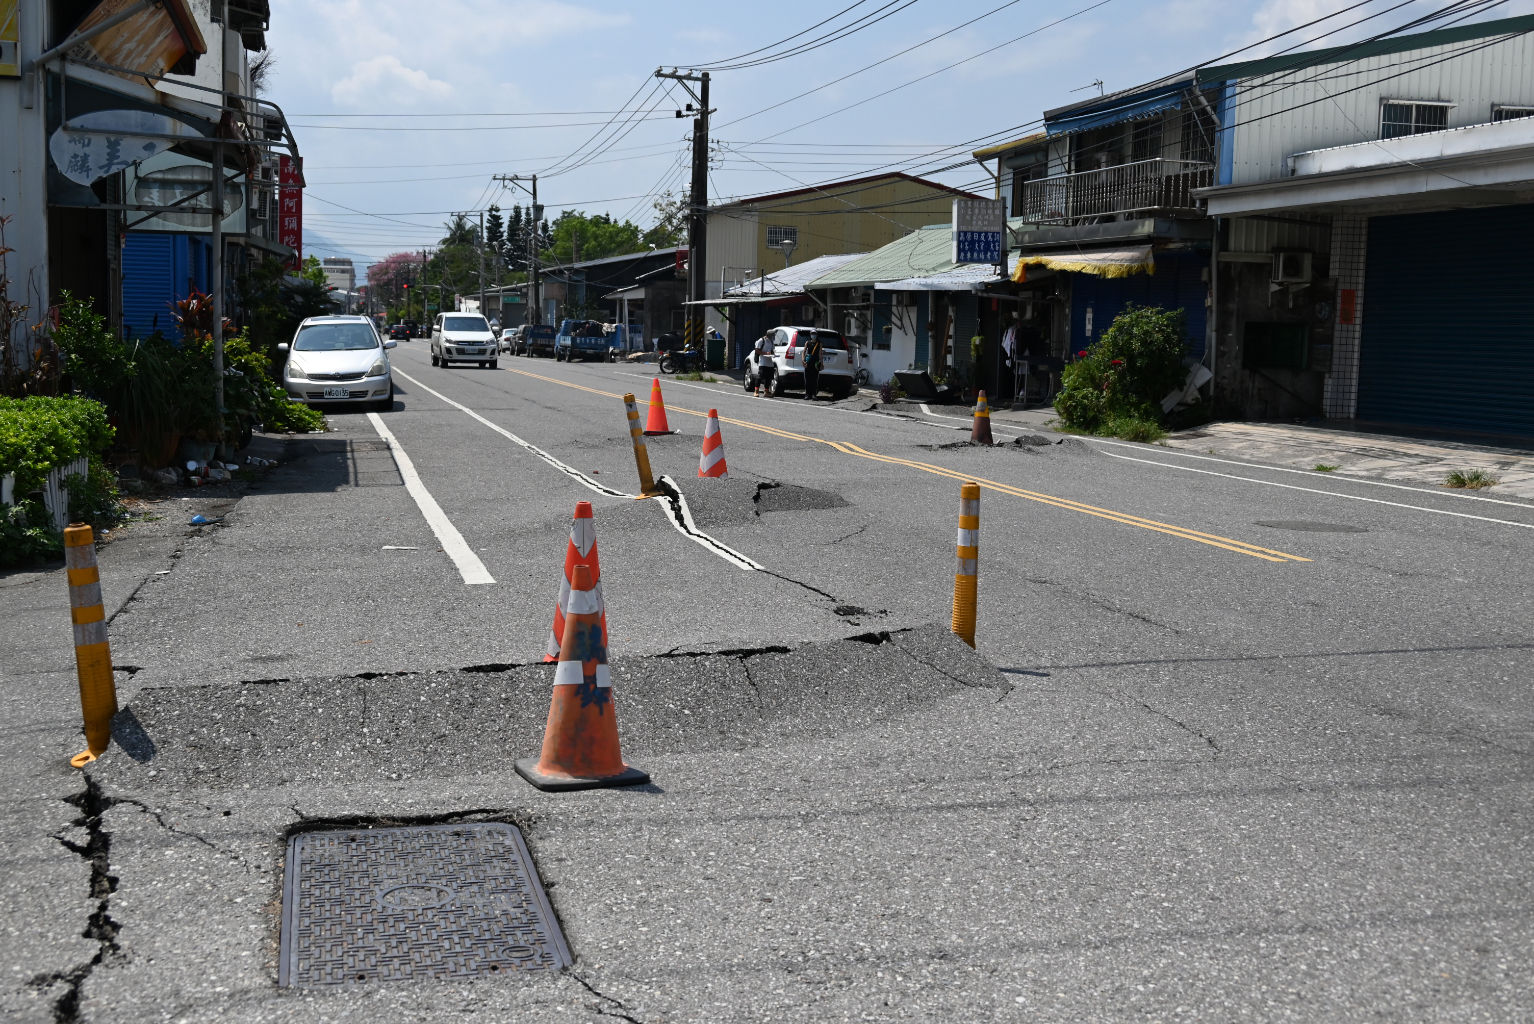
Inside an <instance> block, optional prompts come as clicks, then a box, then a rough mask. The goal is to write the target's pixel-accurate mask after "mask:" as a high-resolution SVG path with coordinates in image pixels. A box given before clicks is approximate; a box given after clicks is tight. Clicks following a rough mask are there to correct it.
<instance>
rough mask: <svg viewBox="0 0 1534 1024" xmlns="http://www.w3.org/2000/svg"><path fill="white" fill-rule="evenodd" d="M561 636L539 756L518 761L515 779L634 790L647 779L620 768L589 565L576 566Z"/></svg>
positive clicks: (543, 785)
mask: <svg viewBox="0 0 1534 1024" xmlns="http://www.w3.org/2000/svg"><path fill="white" fill-rule="evenodd" d="M564 611H565V635H564V637H563V640H562V641H561V643H560V649H559V666H558V667H557V668H555V669H554V695H553V697H552V698H551V699H550V701H549V720H548V724H547V725H546V726H545V727H544V731H543V752H542V753H541V754H540V755H539V756H538V757H537V758H536V759H535V758H531V757H524V758H521V759H520V760H518V761H517V763H516V769H517V774H518V775H520V776H522V777H523V778H524V779H526V780H527V781H528V782H531V783H532V784H533V785H534V786H537V787H538V788H539V789H548V790H563V789H596V788H598V787H603V786H633V785H637V784H639V783H644V782H649V781H650V776H649V775H648V774H646V773H645V772H642V771H640V770H639V769H637V768H630V767H629V766H628V765H626V764H624V763H623V755H622V754H621V753H620V752H619V750H618V712H617V708H616V707H615V706H614V704H613V688H612V678H611V676H610V675H609V673H608V669H607V639H606V636H605V631H604V630H603V628H602V624H601V615H602V602H601V599H600V597H599V596H598V595H597V592H596V581H595V579H594V578H593V576H592V573H591V569H590V567H589V566H585V565H577V566H576V567H575V578H574V582H573V584H572V586H571V588H570V599H569V601H568V602H566V604H565V609H564Z"/></svg>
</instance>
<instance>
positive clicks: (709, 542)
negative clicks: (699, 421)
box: [380, 370, 764, 571]
mask: <svg viewBox="0 0 1534 1024" xmlns="http://www.w3.org/2000/svg"><path fill="white" fill-rule="evenodd" d="M394 372H395V373H397V374H399V376H401V377H403V378H404V379H405V380H407V381H409V382H410V383H411V384H413V385H414V386H416V387H418V388H420V389H421V390H422V391H425V392H426V393H427V394H430V395H434V396H436V397H437V398H440V399H441V400H442V401H444V402H446V403H447V404H448V405H451V406H452V407H453V408H455V409H457V410H459V411H460V412H463V413H466V414H468V415H469V416H470V417H472V418H473V419H475V420H477V421H479V422H480V423H483V424H484V425H485V426H487V427H489V428H490V429H491V430H493V431H495V432H496V433H498V434H500V435H501V436H503V437H505V438H507V439H508V440H510V441H512V442H514V443H516V444H518V445H520V446H521V447H523V448H525V449H527V450H528V451H529V452H531V453H532V454H534V455H536V456H538V458H540V459H542V460H543V461H544V462H547V463H548V464H549V465H551V466H553V467H554V468H555V469H558V470H559V471H560V472H562V473H565V474H568V475H569V476H571V477H573V478H574V479H576V480H578V481H580V482H581V483H583V484H585V485H586V486H587V487H590V488H591V489H592V490H594V491H596V492H598V493H599V494H606V495H609V496H610V497H614V498H638V497H640V495H638V494H628V493H626V492H624V491H615V490H613V489H612V488H611V487H607V486H605V485H603V484H599V483H597V482H596V481H595V480H593V479H591V477H589V476H587V475H586V474H585V473H582V472H581V471H580V470H578V469H576V468H575V467H574V466H570V465H567V464H566V463H563V462H560V461H559V460H558V459H556V458H555V457H554V456H552V455H550V454H549V453H548V452H546V451H544V450H543V449H542V448H539V447H538V446H537V445H535V444H533V443H531V442H530V441H525V440H523V439H522V438H520V437H518V436H517V435H516V434H513V433H512V432H511V431H509V430H506V429H505V428H503V427H501V426H500V425H499V424H495V423H491V422H490V421H489V420H487V419H485V417H483V416H481V415H480V414H479V413H477V412H475V411H474V410H473V409H470V408H469V407H468V406H466V405H463V404H462V403H460V402H455V401H453V400H452V399H451V398H449V397H447V396H446V395H444V394H442V392H440V391H434V390H432V389H431V388H429V387H427V386H426V385H425V384H422V383H421V382H420V381H418V380H416V379H415V378H414V377H411V376H410V375H409V374H407V373H403V372H401V371H400V370H395V371H394ZM380 429H381V428H380ZM661 479H662V480H667V479H669V478H667V477H662V478H661ZM671 487H672V489H673V490H674V491H675V492H676V497H677V502H676V506H675V507H676V510H677V513H678V516H680V518H681V519H682V520H683V521H684V522H685V525H683V523H682V522H678V521H677V517H676V516H672V515H670V514H669V506H670V503H671V499H670V498H669V497H667V496H666V495H658V496H656V497H655V498H654V500H655V501H659V502H660V503H661V506H662V507H663V508H667V515H666V518H667V519H669V520H670V521H671V525H672V526H673V527H675V528H676V530H677V532H678V533H680V534H681V535H682V536H684V537H688V538H690V539H691V540H693V541H696V542H697V543H698V545H699V546H701V547H702V548H704V549H705V550H707V551H709V552H712V553H713V554H716V555H718V556H719V557H720V558H722V559H724V560H725V561H726V562H729V563H730V564H731V565H733V566H735V567H736V568H738V569H745V570H747V571H758V570H763V571H764V567H763V566H761V565H759V564H757V563H756V562H753V561H752V560H751V559H749V558H747V557H746V556H745V555H743V554H741V553H740V552H739V551H736V550H735V549H734V548H732V547H730V546H729V545H728V544H726V543H724V542H723V541H720V540H716V539H714V538H713V537H711V536H709V535H708V534H706V533H704V532H703V531H702V530H700V529H698V525H697V523H695V522H693V518H692V510H691V509H689V508H688V507H687V499H686V498H685V497H683V495H682V489H681V488H680V487H678V486H677V485H676V483H675V481H671Z"/></svg>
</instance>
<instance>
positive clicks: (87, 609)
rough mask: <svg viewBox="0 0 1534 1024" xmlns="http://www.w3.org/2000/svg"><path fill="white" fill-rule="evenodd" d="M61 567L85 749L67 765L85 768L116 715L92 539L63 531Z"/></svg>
mask: <svg viewBox="0 0 1534 1024" xmlns="http://www.w3.org/2000/svg"><path fill="white" fill-rule="evenodd" d="M64 566H65V569H66V571H67V572H68V574H69V615H70V618H71V619H73V620H74V625H75V673H76V675H77V676H79V679H80V713H81V716H82V717H83V718H84V720H85V746H86V749H85V751H83V752H82V753H79V754H76V755H75V756H74V757H72V758H70V759H69V763H70V764H72V765H74V766H75V767H76V768H81V767H84V766H85V765H87V764H89V763H90V762H92V761H94V760H96V758H98V757H100V756H101V755H102V754H103V753H105V752H106V749H107V744H109V743H111V741H112V716H113V715H115V714H117V684H116V682H115V681H114V680H113V678H112V650H111V647H110V646H109V645H108V644H107V622H106V609H105V608H104V607H103V606H102V603H101V573H100V571H99V570H98V569H97V568H96V545H95V535H94V534H93V533H92V532H91V528H90V527H89V526H85V525H83V524H81V523H73V524H71V525H70V526H69V527H68V528H67V529H65V530H64Z"/></svg>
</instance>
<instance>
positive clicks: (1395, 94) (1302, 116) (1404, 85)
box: [1232, 35, 1534, 185]
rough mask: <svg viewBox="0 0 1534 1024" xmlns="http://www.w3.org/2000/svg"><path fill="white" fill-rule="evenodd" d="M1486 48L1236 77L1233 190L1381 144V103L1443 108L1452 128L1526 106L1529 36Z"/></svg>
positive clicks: (1442, 49)
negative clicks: (1295, 166) (1303, 163)
mask: <svg viewBox="0 0 1534 1024" xmlns="http://www.w3.org/2000/svg"><path fill="white" fill-rule="evenodd" d="M1485 43H1486V40H1485V39H1480V40H1465V41H1462V42H1457V43H1452V44H1450V45H1447V46H1436V47H1428V48H1425V49H1420V50H1409V51H1405V52H1402V53H1389V54H1381V55H1379V56H1375V57H1365V58H1362V59H1357V60H1350V61H1345V62H1343V63H1338V64H1323V65H1318V66H1314V67H1306V68H1300V69H1297V70H1292V71H1287V72H1284V73H1280V74H1272V75H1265V76H1258V77H1254V78H1247V79H1242V80H1241V81H1240V82H1239V83H1237V97H1236V108H1235V123H1236V125H1237V127H1236V128H1235V130H1234V132H1233V133H1232V134H1233V135H1234V136H1235V144H1234V147H1233V150H1232V154H1233V159H1234V163H1233V166H1232V183H1234V184H1238V185H1240V184H1245V183H1248V182H1254V181H1270V180H1272V179H1274V178H1281V177H1284V176H1286V175H1287V173H1288V172H1287V169H1286V167H1285V160H1286V158H1288V157H1289V156H1290V155H1292V154H1294V153H1303V152H1305V151H1307V150H1312V149H1325V148H1327V147H1330V146H1345V145H1349V144H1351V143H1355V142H1363V141H1365V140H1368V139H1377V138H1379V128H1380V101H1381V100H1383V99H1403V100H1438V101H1444V102H1451V103H1453V104H1454V107H1453V108H1452V109H1451V110H1450V111H1449V115H1448V123H1449V127H1450V128H1459V127H1463V126H1465V125H1471V124H1484V123H1485V122H1487V121H1490V120H1491V107H1492V104H1494V103H1502V104H1515V105H1521V106H1534V75H1531V74H1530V73H1529V68H1530V67H1534V35H1520V36H1516V37H1514V38H1513V39H1510V40H1507V41H1505V42H1499V43H1496V44H1495V45H1491V46H1486V47H1485V48H1484V49H1480V48H1479V47H1482V46H1483V45H1484V44H1485ZM1456 54H1458V56H1455V55H1456ZM1445 58H1449V59H1445ZM1289 108H1297V109H1293V110H1290V109H1289ZM1259 119H1260V120H1259Z"/></svg>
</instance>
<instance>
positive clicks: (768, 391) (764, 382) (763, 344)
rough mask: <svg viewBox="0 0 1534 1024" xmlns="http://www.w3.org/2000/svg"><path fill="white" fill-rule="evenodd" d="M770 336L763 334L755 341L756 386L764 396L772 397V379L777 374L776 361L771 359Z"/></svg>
mask: <svg viewBox="0 0 1534 1024" xmlns="http://www.w3.org/2000/svg"><path fill="white" fill-rule="evenodd" d="M772 349H773V346H772V335H770V334H764V335H762V336H761V337H760V338H757V339H756V386H757V390H758V391H759V392H760V393H761V394H764V395H768V396H771V395H772V379H773V377H775V376H777V373H778V361H777V359H775V358H774V357H773V351H772Z"/></svg>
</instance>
